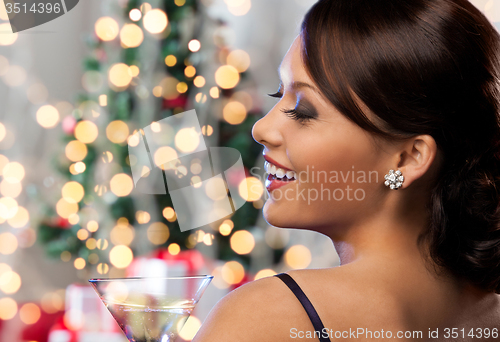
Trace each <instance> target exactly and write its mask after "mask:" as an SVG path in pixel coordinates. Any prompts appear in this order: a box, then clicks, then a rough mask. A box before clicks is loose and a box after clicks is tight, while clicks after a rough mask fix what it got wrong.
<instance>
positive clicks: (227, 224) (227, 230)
mask: <svg viewBox="0 0 500 342" xmlns="http://www.w3.org/2000/svg"><path fill="white" fill-rule="evenodd" d="M233 228H234V223H233V221H231V220H224V222H222V223H221V225H220V226H219V233H220V234H221V235H223V236H228V235H229V234H231V231H232V230H233Z"/></svg>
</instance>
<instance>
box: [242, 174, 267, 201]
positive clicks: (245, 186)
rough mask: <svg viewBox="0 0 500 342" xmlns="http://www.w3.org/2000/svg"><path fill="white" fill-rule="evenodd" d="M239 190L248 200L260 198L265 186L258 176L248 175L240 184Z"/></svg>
mask: <svg viewBox="0 0 500 342" xmlns="http://www.w3.org/2000/svg"><path fill="white" fill-rule="evenodd" d="M238 192H239V194H240V196H241V197H242V198H244V199H245V201H247V202H254V201H257V200H259V199H260V198H261V197H262V195H263V194H264V186H263V185H262V182H261V181H260V180H259V179H258V178H256V177H247V178H245V179H243V180H242V181H241V183H240V184H239V186H238Z"/></svg>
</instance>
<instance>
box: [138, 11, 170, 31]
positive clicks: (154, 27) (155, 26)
mask: <svg viewBox="0 0 500 342" xmlns="http://www.w3.org/2000/svg"><path fill="white" fill-rule="evenodd" d="M143 22H144V28H145V29H146V30H147V31H148V32H150V33H153V34H155V33H160V32H163V30H165V28H166V27H167V24H168V19H167V15H166V14H165V12H163V11H162V10H161V9H157V8H155V9H152V10H150V11H148V12H147V13H146V14H145V15H144V19H143Z"/></svg>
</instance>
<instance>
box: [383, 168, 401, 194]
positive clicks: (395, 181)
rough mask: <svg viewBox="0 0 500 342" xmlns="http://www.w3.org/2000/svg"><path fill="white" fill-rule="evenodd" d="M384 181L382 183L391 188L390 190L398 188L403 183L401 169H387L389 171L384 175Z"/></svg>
mask: <svg viewBox="0 0 500 342" xmlns="http://www.w3.org/2000/svg"><path fill="white" fill-rule="evenodd" d="M384 178H385V182H384V184H385V185H386V186H388V187H389V188H391V189H392V190H398V189H399V188H400V187H401V185H403V181H404V180H405V178H404V177H403V174H402V173H401V171H399V170H397V171H394V170H389V173H388V174H386V175H385V176H384Z"/></svg>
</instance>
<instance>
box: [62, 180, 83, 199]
mask: <svg viewBox="0 0 500 342" xmlns="http://www.w3.org/2000/svg"><path fill="white" fill-rule="evenodd" d="M61 193H62V197H63V198H64V199H65V200H66V201H68V202H70V203H78V202H80V201H81V200H82V199H83V196H84V195H85V190H84V189H83V186H82V185H81V184H80V183H78V182H75V181H70V182H67V183H66V184H64V186H63V187H62V190H61Z"/></svg>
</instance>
